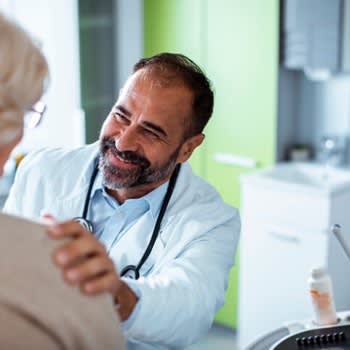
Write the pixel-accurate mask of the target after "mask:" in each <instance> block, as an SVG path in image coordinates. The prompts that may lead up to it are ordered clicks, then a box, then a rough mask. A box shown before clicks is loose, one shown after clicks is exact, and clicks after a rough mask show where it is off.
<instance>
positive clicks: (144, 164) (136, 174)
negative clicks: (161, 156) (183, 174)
mask: <svg viewBox="0 0 350 350" xmlns="http://www.w3.org/2000/svg"><path fill="white" fill-rule="evenodd" d="M180 148H181V145H180V146H179V147H178V148H177V149H176V150H175V151H174V152H173V154H172V155H171V156H170V158H169V161H168V162H167V163H166V164H164V165H162V166H161V167H152V166H151V162H150V161H149V160H148V159H147V158H145V157H143V156H141V155H139V154H137V153H136V152H133V151H124V152H121V151H119V150H118V149H117V148H116V147H115V142H114V140H113V138H108V137H107V138H104V139H102V140H101V142H100V155H99V170H100V171H101V173H102V174H103V185H104V186H105V187H107V188H108V189H111V190H117V189H121V188H131V187H136V186H140V185H146V184H150V183H156V182H158V181H160V180H162V179H164V178H165V177H166V176H167V175H169V173H170V172H171V171H172V169H173V168H174V167H175V163H176V159H177V157H178V154H179V151H180ZM108 151H109V152H112V153H113V154H114V155H115V156H117V157H119V158H121V159H124V160H126V161H128V162H130V163H132V164H134V165H136V166H135V167H133V168H132V169H121V168H119V167H117V166H115V165H113V164H111V163H110V162H109V161H108V157H107V153H108Z"/></svg>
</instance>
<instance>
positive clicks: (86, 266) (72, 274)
mask: <svg viewBox="0 0 350 350" xmlns="http://www.w3.org/2000/svg"><path fill="white" fill-rule="evenodd" d="M63 273H64V278H65V280H66V281H67V282H68V283H69V284H77V283H79V284H80V283H81V282H84V281H87V280H92V279H95V278H98V277H101V276H103V275H105V274H108V273H112V274H115V276H116V280H117V279H118V276H117V272H116V270H115V267H114V264H113V261H112V260H111V259H110V258H109V257H108V256H100V255H98V256H94V257H91V258H89V259H86V260H84V261H82V262H81V263H80V264H77V265H74V266H73V267H68V268H66V269H64V271H63Z"/></svg>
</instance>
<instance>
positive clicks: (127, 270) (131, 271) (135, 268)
mask: <svg viewBox="0 0 350 350" xmlns="http://www.w3.org/2000/svg"><path fill="white" fill-rule="evenodd" d="M180 167H181V164H177V165H176V167H175V170H174V172H173V174H172V175H171V178H170V181H169V184H168V188H167V192H166V194H165V196H164V199H163V202H162V206H161V208H160V211H159V214H158V218H157V221H156V224H155V225H154V229H153V232H152V236H151V239H150V241H149V243H148V245H147V247H146V249H145V252H144V253H143V255H142V257H141V259H140V261H139V263H138V264H137V265H127V266H125V267H124V268H123V269H122V270H121V272H120V276H126V277H130V278H133V279H136V280H137V279H138V278H139V277H140V269H141V267H142V266H143V264H144V263H145V261H146V260H147V258H148V257H149V255H150V254H151V252H152V249H153V246H154V244H155V242H156V239H157V237H158V234H159V230H160V225H161V223H162V220H163V217H164V214H165V211H166V208H167V206H168V203H169V200H170V198H171V195H172V193H173V191H174V188H175V184H176V180H177V177H178V175H179V171H180ZM98 171H99V169H98V165H96V166H95V168H94V171H93V173H92V175H91V179H90V183H89V188H88V191H87V194H86V198H85V202H84V209H83V213H82V216H81V217H75V218H74V219H73V220H74V221H77V222H78V223H79V224H80V225H81V226H83V227H84V228H85V229H86V230H88V231H90V232H91V233H93V225H92V222H91V221H90V220H88V219H87V216H88V210H89V204H90V196H91V191H92V187H93V185H94V182H95V180H96V176H97V174H98Z"/></svg>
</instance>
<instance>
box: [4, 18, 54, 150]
mask: <svg viewBox="0 0 350 350" xmlns="http://www.w3.org/2000/svg"><path fill="white" fill-rule="evenodd" d="M47 75H48V66H47V62H46V60H45V58H44V56H43V54H42V53H41V52H40V50H39V48H38V47H37V46H36V45H35V44H34V42H33V40H32V39H31V37H30V36H29V35H28V34H27V33H26V32H25V31H24V30H23V29H22V28H20V27H19V26H18V25H16V24H15V23H13V22H12V21H10V20H9V19H7V18H6V17H5V16H4V15H2V14H1V13H0V144H6V143H9V142H11V141H13V140H14V139H15V138H16V137H17V136H19V135H20V134H21V132H22V129H23V119H24V114H25V112H26V111H27V110H28V109H30V108H31V106H32V105H33V104H34V103H35V102H37V101H38V100H39V99H40V97H41V95H42V94H43V92H44V85H45V80H46V79H47Z"/></svg>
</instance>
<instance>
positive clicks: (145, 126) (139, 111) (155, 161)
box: [100, 69, 200, 190]
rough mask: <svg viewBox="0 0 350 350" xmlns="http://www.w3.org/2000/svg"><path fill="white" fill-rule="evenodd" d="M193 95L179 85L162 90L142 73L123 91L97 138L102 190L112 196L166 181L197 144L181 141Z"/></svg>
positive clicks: (159, 85)
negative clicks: (102, 178)
mask: <svg viewBox="0 0 350 350" xmlns="http://www.w3.org/2000/svg"><path fill="white" fill-rule="evenodd" d="M192 98H193V97H192V93H191V91H190V90H189V89H188V88H187V87H185V86H184V85H183V84H181V83H176V82H174V84H172V85H170V84H168V85H167V86H162V85H161V84H160V83H159V81H157V80H156V78H155V77H152V76H150V75H149V74H145V69H141V70H139V71H137V72H136V73H134V74H133V75H132V76H131V77H130V78H129V79H128V81H127V82H126V84H125V86H124V88H123V89H122V90H121V93H120V96H119V98H118V101H117V102H116V104H115V106H114V107H113V108H112V110H111V112H110V114H109V115H108V117H107V119H106V120H105V122H104V124H103V127H102V130H101V134H100V169H101V171H102V173H103V177H104V183H105V185H106V187H108V188H110V189H113V190H116V189H120V188H130V187H135V186H140V185H147V184H152V187H154V188H155V187H157V185H160V184H162V183H164V182H165V181H167V180H168V179H169V178H170V176H171V173H172V171H173V170H174V167H175V165H176V164H177V163H182V162H184V161H186V160H187V159H188V157H189V156H190V154H191V153H192V150H193V149H194V148H195V147H196V146H197V145H198V144H200V142H199V143H198V142H197V143H196V142H195V140H197V139H198V135H197V138H196V137H191V138H189V139H187V140H184V135H185V131H186V127H187V126H188V123H189V121H188V120H189V118H191V116H190V115H191V111H192Z"/></svg>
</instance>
